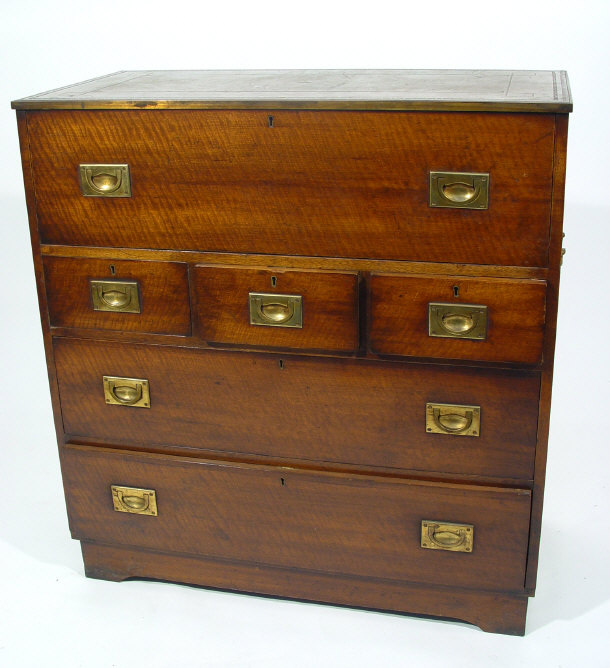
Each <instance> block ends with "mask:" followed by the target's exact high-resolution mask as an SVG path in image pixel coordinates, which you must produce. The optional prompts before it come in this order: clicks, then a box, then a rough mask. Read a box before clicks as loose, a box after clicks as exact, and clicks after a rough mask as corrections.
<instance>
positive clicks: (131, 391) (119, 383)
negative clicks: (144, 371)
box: [103, 376, 150, 408]
mask: <svg viewBox="0 0 610 668" xmlns="http://www.w3.org/2000/svg"><path fill="white" fill-rule="evenodd" d="M103 382H104V398H105V399H106V403H107V404H117V405H119V406H132V407H133V408H150V390H149V387H148V381H147V380H144V379H142V378H121V377H120V376H104V378H103Z"/></svg>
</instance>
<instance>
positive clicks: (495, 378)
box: [54, 338, 540, 481]
mask: <svg viewBox="0 0 610 668" xmlns="http://www.w3.org/2000/svg"><path fill="white" fill-rule="evenodd" d="M54 346H55V360H56V368H57V377H58V382H59V390H60V398H61V407H62V416H63V422H64V428H65V431H66V433H67V434H68V435H69V436H70V437H71V438H72V439H77V438H78V437H88V438H92V439H96V440H98V441H101V442H108V443H116V444H124V445H130V446H135V447H142V448H144V449H146V448H147V447H149V446H154V445H157V446H159V447H162V446H163V445H170V446H176V447H186V448H190V449H197V450H200V451H207V452H210V451H216V452H226V453H239V454H240V455H244V454H245V455H262V456H267V457H271V458H276V459H284V460H286V459H289V460H308V461H312V462H326V463H337V464H348V465H355V466H370V467H381V468H394V469H404V470H413V471H416V470H421V471H430V472H441V473H449V474H458V475H473V476H484V477H495V478H502V479H508V478H510V479H515V480H521V481H525V480H531V479H532V477H533V468H534V452H535V445H536V428H537V412H538V396H539V387H540V376H539V373H538V372H535V371H517V370H506V369H504V370H499V369H480V368H466V367H444V366H439V365H424V364H409V363H400V362H378V361H371V360H354V359H323V358H311V357H304V356H279V355H272V354H266V353H265V354H262V353H243V352H227V351H216V350H197V349H188V348H179V347H168V346H150V345H143V344H117V343H112V342H98V341H85V340H74V339H64V338H57V339H55V342H54ZM104 376H106V377H118V378H124V379H127V380H126V381H125V382H124V383H122V384H124V385H129V383H130V382H131V383H132V384H133V385H134V387H135V388H136V390H137V387H138V382H139V383H140V385H139V387H140V388H141V386H142V384H143V383H142V381H147V390H148V391H149V395H150V396H149V398H148V401H146V402H145V403H146V405H137V406H136V405H131V406H130V405H120V403H121V400H124V402H125V403H126V402H128V401H130V400H131V397H132V395H133V396H134V397H135V396H136V393H137V392H136V391H131V390H129V389H125V390H124V391H123V394H122V395H121V396H119V399H118V400H112V401H111V402H109V403H107V399H106V398H105V392H104V382H103V379H104ZM129 379H132V380H131V381H130V380H129ZM134 379H136V381H138V382H135V383H134ZM113 382H115V383H118V386H119V389H120V385H121V382H120V381H113ZM142 403H144V402H142ZM435 407H438V415H436V414H435V411H436V410H437V409H436V408H435ZM477 408H478V416H477V419H480V424H478V425H477V428H476V433H475V431H474V430H463V429H462V426H463V425H461V423H460V421H465V420H467V418H468V415H469V414H470V419H471V420H472V418H473V411H475V410H476V409H477ZM456 414H457V415H456ZM459 414H461V416H460V415H459ZM440 427H446V430H445V431H443V429H442V428H440Z"/></svg>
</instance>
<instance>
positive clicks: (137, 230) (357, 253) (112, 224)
mask: <svg viewBox="0 0 610 668" xmlns="http://www.w3.org/2000/svg"><path fill="white" fill-rule="evenodd" d="M554 121H555V118H554V116H553V115H546V114H535V115H531V114H475V113H459V114H456V113H417V112H413V113H393V112H385V113H384V112H340V111H325V112H313V111H303V112H300V111H282V112H278V113H277V114H275V115H274V122H273V127H269V121H268V114H267V113H265V112H261V111H236V110H234V111H155V112H150V111H133V112H129V113H125V112H124V111H87V112H84V111H81V112H76V111H73V112H70V111H57V112H28V126H29V134H30V143H31V147H32V165H33V170H34V176H35V182H36V198H37V204H38V219H39V225H40V231H41V237H42V241H43V242H44V243H47V244H48V243H55V244H72V245H89V246H116V247H128V248H153V249H185V250H206V251H227V252H231V251H232V252H244V253H255V252H258V253H269V254H286V255H310V256H336V257H355V258H386V259H394V260H399V259H401V260H415V261H432V262H468V263H478V264H505V265H515V266H546V264H547V261H548V243H549V240H548V235H549V220H550V198H551V183H552V153H553V142H554ZM81 163H128V164H129V166H130V172H131V185H132V193H133V194H132V197H130V198H119V199H112V198H98V197H83V196H82V195H81V193H80V188H79V184H78V178H77V168H78V165H79V164H81ZM430 170H442V171H456V172H462V171H466V172H470V171H472V172H489V174H490V204H489V209H488V210H467V209H437V208H431V207H430V206H429V204H428V191H429V178H428V175H429V171H430Z"/></svg>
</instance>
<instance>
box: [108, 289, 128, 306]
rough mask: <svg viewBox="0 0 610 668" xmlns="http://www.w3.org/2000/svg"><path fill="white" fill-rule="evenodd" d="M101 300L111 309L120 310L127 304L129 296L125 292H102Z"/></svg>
mask: <svg viewBox="0 0 610 668" xmlns="http://www.w3.org/2000/svg"><path fill="white" fill-rule="evenodd" d="M102 300H103V301H104V303H105V304H108V306H111V307H112V308H121V307H123V306H126V305H127V304H129V295H128V294H127V293H126V292H119V291H118V290H110V291H108V292H102Z"/></svg>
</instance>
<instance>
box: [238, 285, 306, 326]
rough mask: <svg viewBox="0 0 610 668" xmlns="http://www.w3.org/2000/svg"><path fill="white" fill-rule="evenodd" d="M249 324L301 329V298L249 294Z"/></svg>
mask: <svg viewBox="0 0 610 668" xmlns="http://www.w3.org/2000/svg"><path fill="white" fill-rule="evenodd" d="M248 301H249V305H250V324H251V325H265V326H267V327H298V328H302V327H303V297H302V296H301V295H276V294H267V293H263V292H250V293H249V295H248Z"/></svg>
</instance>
